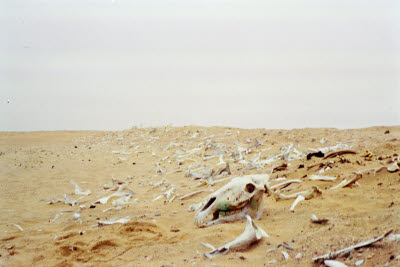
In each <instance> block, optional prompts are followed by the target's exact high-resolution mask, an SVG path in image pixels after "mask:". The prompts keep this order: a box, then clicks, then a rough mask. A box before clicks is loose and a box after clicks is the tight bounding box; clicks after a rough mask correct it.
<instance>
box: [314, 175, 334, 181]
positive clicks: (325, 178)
mask: <svg viewBox="0 0 400 267" xmlns="http://www.w3.org/2000/svg"><path fill="white" fill-rule="evenodd" d="M310 180H313V181H335V180H336V177H335V176H321V175H311V177H310Z"/></svg>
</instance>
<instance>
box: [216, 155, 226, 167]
mask: <svg viewBox="0 0 400 267" xmlns="http://www.w3.org/2000/svg"><path fill="white" fill-rule="evenodd" d="M223 164H226V162H225V161H224V155H222V154H221V155H219V162H218V164H217V165H223Z"/></svg>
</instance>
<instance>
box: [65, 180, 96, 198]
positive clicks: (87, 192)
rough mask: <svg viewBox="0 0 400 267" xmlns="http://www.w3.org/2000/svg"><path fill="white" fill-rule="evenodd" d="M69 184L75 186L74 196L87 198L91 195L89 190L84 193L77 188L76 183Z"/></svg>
mask: <svg viewBox="0 0 400 267" xmlns="http://www.w3.org/2000/svg"><path fill="white" fill-rule="evenodd" d="M70 183H71V184H72V185H73V186H75V195H85V196H88V195H90V194H91V193H92V191H90V190H86V191H82V189H81V188H80V187H79V185H78V184H77V183H75V182H74V181H72V180H71V181H70Z"/></svg>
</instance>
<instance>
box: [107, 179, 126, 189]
mask: <svg viewBox="0 0 400 267" xmlns="http://www.w3.org/2000/svg"><path fill="white" fill-rule="evenodd" d="M125 183H126V182H123V181H121V180H118V179H115V178H114V176H111V184H105V185H104V186H103V188H104V189H110V190H113V189H114V188H115V190H117V189H118V188H119V187H118V186H116V185H122V184H125ZM111 188H112V189H111Z"/></svg>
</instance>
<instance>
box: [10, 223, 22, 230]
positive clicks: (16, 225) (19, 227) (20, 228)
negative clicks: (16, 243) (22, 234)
mask: <svg viewBox="0 0 400 267" xmlns="http://www.w3.org/2000/svg"><path fill="white" fill-rule="evenodd" d="M12 225H14V226H15V227H17V228H18V229H19V230H20V231H24V229H23V228H22V227H21V226H19V225H18V224H16V223H13V224H12Z"/></svg>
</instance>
